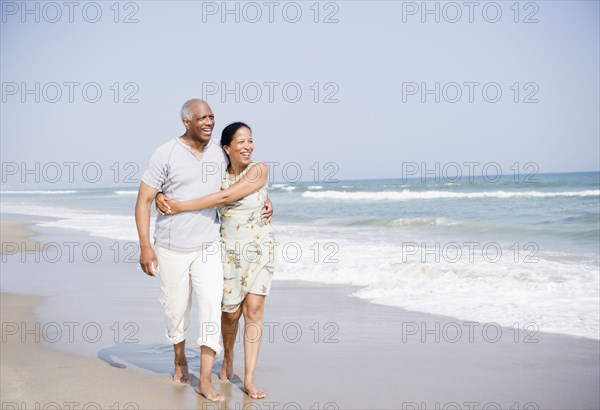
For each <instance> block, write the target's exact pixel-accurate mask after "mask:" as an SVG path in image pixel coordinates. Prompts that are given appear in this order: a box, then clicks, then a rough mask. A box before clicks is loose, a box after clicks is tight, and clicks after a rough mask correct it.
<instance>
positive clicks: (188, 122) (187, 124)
mask: <svg viewBox="0 0 600 410" xmlns="http://www.w3.org/2000/svg"><path fill="white" fill-rule="evenodd" d="M183 126H184V127H185V129H186V130H189V129H190V120H183Z"/></svg>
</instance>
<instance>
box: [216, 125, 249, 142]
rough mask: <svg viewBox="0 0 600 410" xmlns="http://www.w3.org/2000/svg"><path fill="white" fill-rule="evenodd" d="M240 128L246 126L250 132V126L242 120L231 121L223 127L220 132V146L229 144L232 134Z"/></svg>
mask: <svg viewBox="0 0 600 410" xmlns="http://www.w3.org/2000/svg"><path fill="white" fill-rule="evenodd" d="M240 128H248V129H249V130H250V132H252V128H250V127H249V126H248V125H247V124H244V123H243V122H232V123H231V124H229V125H228V126H227V127H225V128H223V132H222V133H221V147H224V146H225V145H229V144H231V140H232V139H233V136H234V135H235V133H236V132H238V130H239V129H240Z"/></svg>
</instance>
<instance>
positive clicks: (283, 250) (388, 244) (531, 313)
mask: <svg viewBox="0 0 600 410" xmlns="http://www.w3.org/2000/svg"><path fill="white" fill-rule="evenodd" d="M136 193H137V186H135V187H134V185H130V188H129V187H128V188H123V187H122V186H121V187H118V188H95V189H62V190H56V189H54V190H52V189H47V190H44V189H40V190H14V189H3V190H2V192H1V196H2V199H1V211H2V212H3V213H11V214H22V215H31V216H32V217H31V218H30V219H32V220H34V221H38V222H39V224H40V225H41V226H43V227H56V228H63V229H73V230H79V231H80V232H79V233H78V234H80V233H82V232H84V233H86V234H87V235H90V236H91V237H103V238H108V239H111V240H114V241H116V242H115V243H117V242H118V243H119V248H120V249H122V250H126V249H129V250H130V251H131V250H133V251H131V252H130V255H129V256H130V261H131V260H137V255H136V254H135V252H134V251H135V244H137V234H136V229H135V223H134V217H133V210H134V205H135V200H136ZM269 194H270V197H271V200H272V202H273V204H274V207H275V216H274V221H273V226H274V228H275V232H276V238H277V240H278V242H279V245H278V249H277V252H276V254H277V269H276V272H275V278H276V280H305V281H311V282H319V283H327V284H346V285H353V286H354V287H349V288H348V289H349V292H350V294H351V296H354V297H358V298H363V299H366V300H368V301H370V302H372V303H378V304H384V305H391V306H398V307H401V308H404V309H407V310H412V311H419V312H427V313H434V314H442V315H446V316H451V317H455V318H458V319H460V320H464V321H477V322H480V323H490V322H495V323H497V324H500V325H502V326H510V327H519V328H526V329H529V330H535V331H538V330H539V331H546V332H554V333H563V334H569V335H576V336H584V337H589V338H594V339H600V334H599V331H600V323H599V315H600V314H599V312H600V294H599V291H600V282H599V275H600V268H599V266H600V251H599V244H600V173H598V172H588V173H560V174H538V175H536V176H535V178H530V179H524V178H513V177H510V176H506V177H503V178H500V179H499V180H493V181H492V180H490V179H489V178H488V179H485V178H482V177H480V178H471V179H465V178H460V179H452V180H448V178H445V179H443V178H442V179H438V180H435V178H434V177H429V178H425V179H421V178H413V179H408V178H404V179H378V180H355V181H351V180H349V181H336V182H327V183H325V182H320V183H315V182H295V183H293V182H285V181H284V182H274V183H271V184H270V188H269ZM36 216H41V217H44V218H38V219H36Z"/></svg>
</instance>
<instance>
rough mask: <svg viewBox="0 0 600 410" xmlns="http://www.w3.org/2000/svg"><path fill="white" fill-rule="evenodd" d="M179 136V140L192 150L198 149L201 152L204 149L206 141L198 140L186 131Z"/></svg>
mask: <svg viewBox="0 0 600 410" xmlns="http://www.w3.org/2000/svg"><path fill="white" fill-rule="evenodd" d="M179 138H180V139H181V142H183V143H184V144H185V145H187V146H189V147H190V148H192V149H193V150H194V151H198V152H202V151H203V150H204V147H206V145H207V144H208V142H204V141H200V140H197V139H195V138H192V137H191V136H189V135H188V134H187V133H185V134H183V135H182V136H181V137H179Z"/></svg>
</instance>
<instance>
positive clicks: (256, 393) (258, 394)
mask: <svg viewBox="0 0 600 410" xmlns="http://www.w3.org/2000/svg"><path fill="white" fill-rule="evenodd" d="M244 393H246V394H247V395H248V396H250V397H251V398H253V399H264V398H265V392H264V391H262V390H260V389H258V388H257V387H256V386H255V385H254V383H253V382H252V381H248V380H246V381H244Z"/></svg>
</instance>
